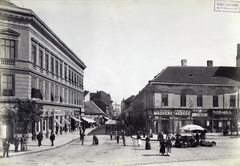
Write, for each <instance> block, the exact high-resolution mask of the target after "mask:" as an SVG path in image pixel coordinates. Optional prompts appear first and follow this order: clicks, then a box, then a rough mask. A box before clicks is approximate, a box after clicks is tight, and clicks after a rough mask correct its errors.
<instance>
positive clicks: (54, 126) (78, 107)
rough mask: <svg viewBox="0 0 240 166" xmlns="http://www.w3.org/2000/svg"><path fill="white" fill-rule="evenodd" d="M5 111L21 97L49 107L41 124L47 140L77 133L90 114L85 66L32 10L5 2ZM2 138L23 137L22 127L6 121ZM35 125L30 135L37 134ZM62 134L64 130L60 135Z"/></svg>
mask: <svg viewBox="0 0 240 166" xmlns="http://www.w3.org/2000/svg"><path fill="white" fill-rule="evenodd" d="M0 42H1V45H0V81H1V89H0V90H1V91H0V110H1V113H3V112H4V110H6V109H8V108H12V107H13V105H14V104H15V103H16V99H17V98H18V99H21V100H36V101H37V102H39V103H43V104H44V106H43V115H42V117H41V119H40V121H39V122H38V123H37V124H35V128H34V129H33V130H35V132H36V133H38V132H40V131H41V132H43V133H44V134H45V136H47V135H48V133H50V132H51V131H56V130H60V129H61V128H63V127H65V128H67V129H68V131H69V130H75V129H76V128H77V127H78V126H79V123H80V115H81V114H84V105H83V100H84V95H83V78H84V69H85V68H86V66H85V64H84V62H83V61H82V60H81V59H80V58H79V56H77V55H76V54H75V53H74V52H73V51H72V50H71V49H70V48H69V47H68V46H67V45H66V44H64V42H63V41H62V40H61V39H60V38H59V37H58V36H57V35H56V34H55V33H54V32H53V31H52V30H51V29H50V28H49V27H48V26H47V25H46V24H45V23H44V22H43V21H42V20H41V19H40V18H39V17H38V16H37V15H36V14H35V13H34V12H33V11H32V10H30V9H25V8H20V7H18V6H16V5H14V4H12V3H10V2H8V1H5V0H0ZM0 130H1V131H0V134H1V135H0V137H1V138H4V137H13V135H14V134H21V131H22V130H23V129H22V127H21V126H19V125H17V126H16V125H14V124H7V123H6V122H4V120H3V119H1V122H0ZM31 130H32V129H31V126H30V127H29V128H28V133H31ZM58 133H59V132H58Z"/></svg>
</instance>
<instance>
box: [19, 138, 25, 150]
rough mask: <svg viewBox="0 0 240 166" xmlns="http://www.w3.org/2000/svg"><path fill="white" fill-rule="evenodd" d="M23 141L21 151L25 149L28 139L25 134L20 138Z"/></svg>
mask: <svg viewBox="0 0 240 166" xmlns="http://www.w3.org/2000/svg"><path fill="white" fill-rule="evenodd" d="M20 142H21V151H24V150H25V144H26V139H25V137H24V135H22V138H21V139H20Z"/></svg>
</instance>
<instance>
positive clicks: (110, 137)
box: [110, 132, 112, 140]
mask: <svg viewBox="0 0 240 166" xmlns="http://www.w3.org/2000/svg"><path fill="white" fill-rule="evenodd" d="M110 139H111V140H112V132H110Z"/></svg>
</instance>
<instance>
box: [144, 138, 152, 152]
mask: <svg viewBox="0 0 240 166" xmlns="http://www.w3.org/2000/svg"><path fill="white" fill-rule="evenodd" d="M145 149H146V150H151V145H150V138H149V136H148V135H147V137H146V144H145Z"/></svg>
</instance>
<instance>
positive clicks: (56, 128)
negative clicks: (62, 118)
mask: <svg viewBox="0 0 240 166" xmlns="http://www.w3.org/2000/svg"><path fill="white" fill-rule="evenodd" d="M58 129H59V127H58V126H56V134H58Z"/></svg>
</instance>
